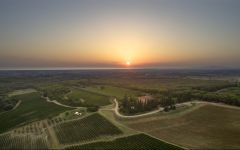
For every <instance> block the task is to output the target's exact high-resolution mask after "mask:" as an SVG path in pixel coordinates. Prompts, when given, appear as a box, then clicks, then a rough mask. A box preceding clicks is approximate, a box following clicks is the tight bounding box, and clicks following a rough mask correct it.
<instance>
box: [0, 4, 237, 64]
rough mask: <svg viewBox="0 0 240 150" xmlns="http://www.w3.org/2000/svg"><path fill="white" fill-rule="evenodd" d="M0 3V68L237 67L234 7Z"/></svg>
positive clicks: (209, 5)
mask: <svg viewBox="0 0 240 150" xmlns="http://www.w3.org/2000/svg"><path fill="white" fill-rule="evenodd" d="M0 3H1V5H0V7H1V8H0V10H1V12H0V20H1V27H0V32H1V40H0V68H1V67H3V68H4V67H16V68H19V67H20V68H21V67H116V68H117V67H120V68H121V67H123V66H124V65H125V66H126V65H127V66H129V65H131V67H169V66H170V67H171V66H175V67H185V66H189V67H194V66H215V65H220V66H230V67H234V66H239V64H240V59H239V56H240V51H239V47H240V42H239V41H238V40H237V39H240V32H239V31H240V29H239V26H238V25H239V24H240V17H239V14H240V11H239V9H238V8H239V7H238V6H240V4H239V2H238V1H231V2H229V3H228V5H225V3H223V2H221V1H217V2H212V3H210V2H209V3H208V2H200V1H199V2H198V1H191V0H186V1H183V2H182V3H181V5H178V1H176V0H170V1H161V0H159V1H155V0H149V1H147V4H146V1H144V0H139V1H134V0H133V1H128V0H123V1H112V0H103V1H94V2H91V1H73V2H70V3H68V2H67V1H61V0H60V2H59V1H56V0H53V2H52V3H49V2H48V1H44V2H42V1H41V2H40V1H39V2H37V3H34V2H30V1H24V2H19V1H16V2H15V3H10V2H8V1H7V0H3V1H1V2H0ZM13 5H14V6H13ZM26 6H28V7H26ZM65 6H66V7H65ZM190 8H191V9H190ZM203 10H204V11H203ZM12 12H14V13H12ZM216 14H217V16H218V17H215V16H216ZM213 18H214V19H213ZM128 61H129V63H127V62H128ZM131 62H134V65H132V64H131Z"/></svg>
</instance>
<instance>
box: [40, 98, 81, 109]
mask: <svg viewBox="0 0 240 150" xmlns="http://www.w3.org/2000/svg"><path fill="white" fill-rule="evenodd" d="M42 98H44V99H45V100H46V101H47V102H48V103H54V104H56V105H59V106H62V107H66V108H83V107H73V106H68V105H64V104H62V103H59V102H58V101H57V100H50V98H49V97H43V96H42Z"/></svg>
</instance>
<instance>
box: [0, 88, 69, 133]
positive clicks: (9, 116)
mask: <svg viewBox="0 0 240 150" xmlns="http://www.w3.org/2000/svg"><path fill="white" fill-rule="evenodd" d="M17 98H18V99H20V100H21V101H22V102H21V104H20V106H18V107H17V108H16V109H14V110H12V111H8V112H4V113H1V114H0V122H1V124H0V133H2V132H4V131H7V130H9V129H11V128H14V127H15V126H18V125H22V124H26V123H28V122H31V121H35V120H41V119H45V118H47V117H53V116H56V115H58V114H59V113H61V112H64V111H66V110H70V109H69V108H65V107H61V106H58V105H55V104H53V103H48V102H46V101H45V100H44V99H42V98H41V96H40V94H39V93H36V92H35V93H31V94H24V95H19V96H17Z"/></svg>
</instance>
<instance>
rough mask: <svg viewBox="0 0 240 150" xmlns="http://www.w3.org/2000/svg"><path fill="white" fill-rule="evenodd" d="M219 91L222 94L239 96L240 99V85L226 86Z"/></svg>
mask: <svg viewBox="0 0 240 150" xmlns="http://www.w3.org/2000/svg"><path fill="white" fill-rule="evenodd" d="M218 92H219V93H222V94H231V95H234V96H237V97H238V98H239V99H240V87H230V88H225V89H222V90H220V91H218Z"/></svg>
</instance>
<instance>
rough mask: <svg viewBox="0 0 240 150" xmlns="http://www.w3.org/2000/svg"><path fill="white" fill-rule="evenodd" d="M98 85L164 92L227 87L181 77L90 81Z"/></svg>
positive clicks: (224, 83)
mask: <svg viewBox="0 0 240 150" xmlns="http://www.w3.org/2000/svg"><path fill="white" fill-rule="evenodd" d="M92 81H93V82H95V83H98V84H108V85H112V86H118V87H119V86H120V87H125V88H131V89H140V90H158V91H165V90H167V89H169V90H171V89H189V88H192V87H202V88H209V87H219V86H224V85H228V84H229V82H228V81H220V80H201V79H189V78H182V77H166V76H162V77H157V78H152V77H145V78H136V77H134V76H133V77H131V76H129V77H126V78H101V79H95V80H92Z"/></svg>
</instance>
